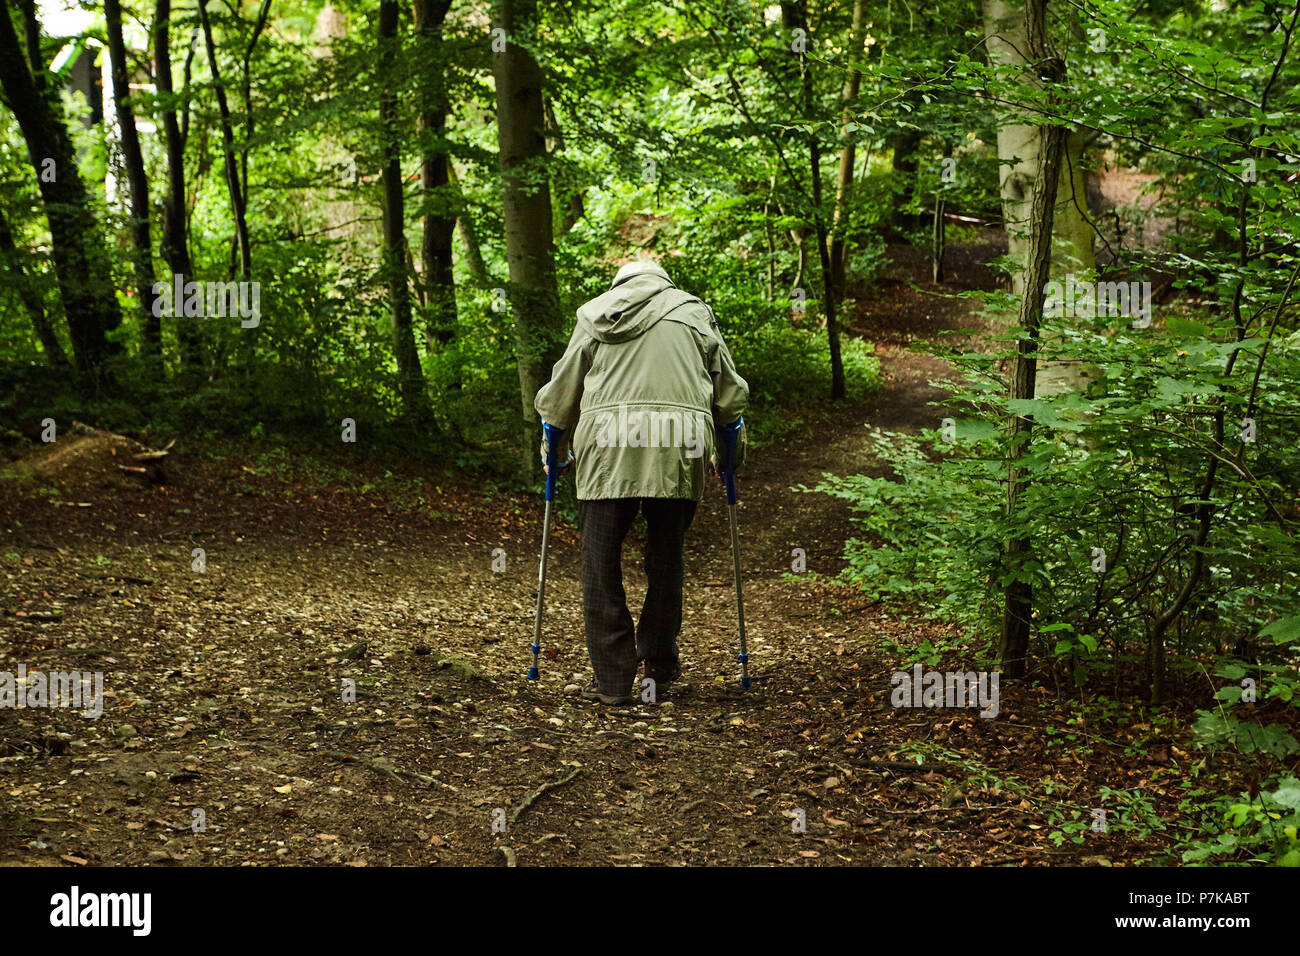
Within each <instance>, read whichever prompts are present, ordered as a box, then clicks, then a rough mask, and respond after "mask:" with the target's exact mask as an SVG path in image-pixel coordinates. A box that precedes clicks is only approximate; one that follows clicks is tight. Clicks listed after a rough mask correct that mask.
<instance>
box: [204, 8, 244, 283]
mask: <svg viewBox="0 0 1300 956" xmlns="http://www.w3.org/2000/svg"><path fill="white" fill-rule="evenodd" d="M198 9H199V23H200V24H201V25H202V27H203V44H204V46H205V48H206V49H207V51H208V69H209V70H210V71H211V73H212V86H213V89H214V90H215V92H216V97H217V116H218V118H219V120H220V122H221V144H222V154H223V157H224V161H225V172H226V192H227V194H228V195H229V196H230V215H231V218H232V219H233V220H234V225H235V242H236V244H237V245H238V247H239V274H240V278H242V279H244V280H248V279H249V278H250V277H251V276H252V274H253V249H252V242H251V240H250V239H249V236H248V210H247V207H246V205H245V197H244V188H243V184H242V183H241V182H240V178H239V164H238V163H237V162H236V160H235V129H234V120H233V119H232V117H231V115H230V102H229V101H228V100H227V98H226V85H225V83H224V82H223V81H222V79H221V66H220V64H219V63H218V62H217V44H216V41H215V40H214V39H213V36H212V20H211V19H210V18H209V17H208V0H198Z"/></svg>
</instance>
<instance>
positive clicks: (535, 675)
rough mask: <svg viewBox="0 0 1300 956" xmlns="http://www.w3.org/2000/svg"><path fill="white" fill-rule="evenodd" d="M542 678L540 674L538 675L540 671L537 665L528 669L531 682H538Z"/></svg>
mask: <svg viewBox="0 0 1300 956" xmlns="http://www.w3.org/2000/svg"><path fill="white" fill-rule="evenodd" d="M540 676H541V675H540V674H539V673H538V671H537V665H536V664H534V665H533V666H532V667H530V668H528V679H529V680H537V679H538V677H540Z"/></svg>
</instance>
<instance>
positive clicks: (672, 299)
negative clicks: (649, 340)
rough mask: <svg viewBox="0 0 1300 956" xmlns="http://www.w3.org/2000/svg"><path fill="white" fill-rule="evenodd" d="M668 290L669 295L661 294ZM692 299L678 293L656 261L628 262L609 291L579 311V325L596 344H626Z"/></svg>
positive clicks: (693, 299) (692, 297)
mask: <svg viewBox="0 0 1300 956" xmlns="http://www.w3.org/2000/svg"><path fill="white" fill-rule="evenodd" d="M667 290H671V293H672V294H670V295H662V294H661V293H663V292H665V291H667ZM692 301H696V299H695V296H693V295H688V294H687V293H685V292H682V291H680V290H679V289H678V288H677V287H676V286H675V285H673V281H672V280H671V279H669V278H668V273H667V272H665V271H664V269H663V266H661V265H659V263H657V262H630V263H628V264H627V265H625V266H623V268H621V269H619V270H618V274H617V275H616V276H614V282H613V284H612V285H611V286H610V289H609V291H608V292H604V293H601V294H600V295H598V296H596V298H594V299H592V300H591V301H590V302H587V303H585V304H584V305H583V306H582V307H581V308H579V309H578V323H579V325H581V326H583V327H584V328H585V329H586V330H587V331H588V332H590V333H591V336H592V337H593V338H594V339H596V341H598V342H626V341H627V340H628V339H634V338H636V337H637V336H638V335H641V334H642V333H643V332H645V331H646V330H647V329H649V328H650V327H651V326H653V325H654V324H655V323H656V322H658V321H659V320H660V319H662V318H663V317H664V316H665V315H667V314H668V313H669V312H671V311H672V310H673V309H675V308H677V307H678V306H679V305H682V304H684V303H686V302H692Z"/></svg>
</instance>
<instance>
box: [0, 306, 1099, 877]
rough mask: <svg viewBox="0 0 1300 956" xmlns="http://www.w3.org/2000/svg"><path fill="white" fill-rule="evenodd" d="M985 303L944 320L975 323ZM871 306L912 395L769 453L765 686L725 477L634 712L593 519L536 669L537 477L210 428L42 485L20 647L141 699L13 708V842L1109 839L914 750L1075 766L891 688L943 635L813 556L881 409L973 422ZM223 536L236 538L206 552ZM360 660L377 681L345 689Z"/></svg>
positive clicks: (414, 848)
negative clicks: (674, 679)
mask: <svg viewBox="0 0 1300 956" xmlns="http://www.w3.org/2000/svg"><path fill="white" fill-rule="evenodd" d="M912 295H913V296H915V294H914V293H912ZM959 315H960V313H953V314H950V315H948V316H947V317H940V318H939V319H937V320H936V321H937V322H938V324H939V325H941V326H943V325H947V327H957V326H958V325H960V323H959V322H956V321H954V318H955V317H958V316H959ZM896 318H897V320H898V321H899V322H900V323H906V322H908V321H912V319H913V318H915V317H914V316H909V314H908V313H907V312H905V311H900V312H898V313H897V315H896ZM858 322H859V325H860V326H862V327H863V329H862V330H863V331H867V332H869V334H872V336H873V338H876V339H877V340H879V341H881V342H882V346H881V354H882V357H883V359H884V372H885V384H884V388H883V390H882V391H881V392H880V393H879V394H878V395H875V396H873V397H872V398H871V399H869V400H867V401H866V402H864V403H861V404H859V405H857V406H853V407H850V408H847V409H845V411H844V413H843V414H842V415H841V416H840V417H839V418H838V420H837V423H836V424H835V425H833V426H830V427H829V429H828V430H827V431H826V432H824V433H819V434H816V435H805V436H802V437H801V438H799V439H798V440H795V441H792V442H790V443H788V444H786V445H785V446H784V447H781V448H772V449H768V450H766V451H765V452H764V453H762V454H759V455H756V456H754V459H753V461H752V465H751V467H750V468H749V469H748V471H747V472H746V473H745V474H744V475H743V478H742V481H741V483H740V491H741V495H742V501H743V504H742V508H741V520H742V539H743V552H744V559H745V567H746V573H747V579H746V610H747V617H748V619H749V622H750V641H751V654H752V658H753V661H754V664H753V673H754V677H755V687H754V691H753V692H752V693H750V694H747V695H739V694H737V693H735V692H734V691H733V690H732V689H731V688H729V686H728V685H729V684H730V683H734V681H735V678H736V664H735V617H734V595H733V592H732V589H731V586H730V563H729V562H730V557H729V552H728V550H727V537H726V530H725V529H726V515H725V507H724V505H723V501H722V499H721V496H720V495H719V494H717V493H716V489H711V494H710V496H709V497H708V498H707V500H706V501H705V503H704V504H703V505H702V506H701V509H700V512H699V515H698V517H697V521H696V525H695V527H694V528H693V531H692V534H691V536H690V539H689V543H688V548H687V553H686V563H687V580H688V582H689V584H688V589H687V593H686V602H685V622H684V630H683V636H682V640H681V643H682V647H683V657H684V666H685V674H684V678H683V680H682V682H681V684H680V685H679V686H678V687H675V688H674V690H673V693H671V695H670V696H669V697H668V698H667V699H666V700H665V701H663V702H660V703H659V704H646V705H642V706H638V707H635V708H631V709H629V710H624V711H611V710H605V709H597V708H595V707H594V706H592V705H589V704H586V703H585V702H583V701H581V700H580V699H579V698H577V696H576V695H575V694H573V693H572V692H571V691H570V692H568V693H566V691H565V687H566V686H567V685H570V684H572V683H575V682H581V681H582V680H584V679H585V677H586V674H587V673H588V670H587V662H586V659H585V649H584V646H583V641H582V612H581V601H580V590H579V575H578V566H577V561H578V538H577V536H576V533H575V532H574V530H573V529H572V528H571V527H569V526H567V525H564V526H562V527H561V528H560V530H559V531H558V533H557V534H556V536H555V545H554V551H553V564H552V570H551V572H550V574H549V587H548V602H547V605H548V607H547V626H546V632H545V644H546V647H547V648H548V650H549V652H551V653H553V654H554V655H555V656H554V657H553V658H550V657H548V658H547V659H544V660H543V662H542V680H541V681H540V682H539V683H538V684H536V685H533V684H530V683H528V682H527V681H525V680H524V679H523V675H524V671H525V669H526V667H527V663H528V660H527V653H526V651H527V645H528V641H529V636H530V629H531V619H532V606H533V600H534V593H535V592H534V587H535V580H536V548H537V545H538V536H539V527H540V506H539V504H538V503H537V502H536V501H533V500H531V499H522V498H515V497H508V496H497V497H491V496H486V495H485V494H484V493H483V491H482V490H481V489H479V488H476V487H474V486H472V485H468V484H456V483H454V480H442V479H433V480H431V481H430V482H429V486H428V488H427V493H428V495H429V500H428V502H427V504H426V505H424V506H422V507H418V508H410V507H408V506H406V505H405V504H403V503H402V502H401V501H400V500H398V499H397V497H395V496H385V494H383V493H381V492H379V491H375V490H371V489H361V488H342V487H338V486H337V485H330V484H323V485H308V486H306V487H304V486H303V484H302V483H301V482H300V481H290V482H286V481H284V480H282V479H283V476H282V475H278V474H276V473H275V470H274V469H267V468H263V467H259V466H257V465H256V464H253V465H252V466H251V467H250V464H249V463H247V462H244V461H239V460H213V459H211V458H210V457H208V456H204V455H201V454H200V453H201V451H202V449H198V448H194V447H190V448H189V449H188V454H187V453H186V449H185V447H184V446H185V443H184V442H181V443H180V448H179V450H178V452H177V453H176V454H175V455H174V456H173V457H174V458H175V459H176V463H175V465H173V466H172V467H173V470H174V472H175V474H176V476H177V477H176V478H175V479H174V480H173V481H172V482H170V483H168V484H166V485H162V486H159V487H156V488H146V487H142V486H140V485H137V484H134V483H132V482H130V481H120V480H113V479H111V477H109V478H105V477H104V476H90V475H88V476H86V477H85V478H84V479H83V480H81V481H80V482H78V480H77V479H76V477H75V476H73V475H68V476H65V478H64V480H63V481H59V480H57V479H53V478H49V477H45V478H41V479H33V480H17V479H10V481H9V485H10V486H11V491H10V493H9V494H7V495H6V496H4V500H3V502H0V528H3V540H4V547H3V548H2V549H0V551H3V552H4V565H3V567H4V571H5V573H6V576H7V585H6V593H5V598H4V606H3V610H4V615H5V616H4V617H3V618H0V629H2V630H3V643H0V651H2V652H3V657H2V658H0V669H5V670H10V671H13V670H16V668H17V666H18V664H19V663H25V664H26V665H27V667H28V669H29V670H35V669H37V668H44V669H45V670H47V671H53V670H66V669H82V670H97V671H102V672H103V673H104V686H105V691H106V695H107V700H106V706H105V712H104V715H103V717H102V718H101V719H99V720H88V719H85V718H83V717H81V716H79V715H77V714H75V713H72V712H69V711H66V710H64V711H50V710H21V711H12V710H5V711H0V792H3V794H4V799H3V803H2V804H0V862H9V863H26V864H37V865H39V864H57V863H60V862H73V863H78V862H81V861H86V862H89V863H91V864H121V863H130V864H139V863H150V862H152V863H158V864H172V865H175V864H177V863H185V864H250V865H264V864H270V863H287V864H323V863H338V864H348V865H384V864H398V865H400V864H416V865H429V864H439V863H440V864H506V863H517V864H518V865H537V864H571V863H630V864H639V863H644V864H699V863H732V864H761V863H794V864H811V865H816V864H826V863H899V864H903V863H915V864H937V863H1024V862H1030V863H1033V862H1048V861H1056V862H1060V861H1061V860H1062V859H1063V858H1064V857H1070V856H1077V855H1078V854H1079V853H1081V852H1082V851H1081V850H1069V849H1067V850H1064V851H1060V850H1057V849H1055V848H1054V846H1053V845H1052V844H1050V843H1048V842H1047V840H1046V833H1045V830H1044V829H1043V827H1042V824H1043V823H1044V822H1045V821H1044V819H1043V816H1042V814H1041V812H1040V810H1039V808H1038V807H1037V805H1036V804H1034V803H1031V802H1030V801H1027V800H1025V799H1022V797H1021V796H1018V795H1015V794H1013V793H1012V792H1011V791H1010V790H1008V789H1004V788H1003V787H1002V786H1001V785H1000V783H999V781H998V780H997V779H996V778H995V777H993V776H981V775H977V774H974V773H972V771H971V770H970V768H969V766H959V765H957V764H945V763H937V764H936V765H935V767H934V769H933V770H931V771H929V772H926V771H925V769H924V768H917V767H910V768H909V767H908V766H907V764H906V763H905V762H904V761H905V758H906V759H909V760H910V759H914V758H912V757H910V754H911V751H910V750H908V749H907V748H906V746H905V745H908V744H909V743H912V744H915V743H916V742H925V744H926V746H930V747H938V748H950V750H951V751H952V752H960V753H964V754H970V755H972V756H973V757H974V756H976V755H979V754H983V755H994V756H989V757H988V759H989V760H1001V761H1010V762H1011V763H1012V764H1014V763H1016V762H1017V761H1018V760H1019V761H1021V762H1023V761H1024V760H1025V759H1032V760H1033V761H1036V764H1035V769H1037V770H1041V769H1042V768H1043V767H1044V766H1049V767H1050V764H1051V759H1052V758H1051V757H1050V755H1044V754H1043V753H1041V752H1039V751H1040V749H1041V740H1040V739H1039V738H1040V737H1041V726H1039V725H1038V724H1037V723H1036V722H1037V721H1039V720H1040V718H1038V717H1037V716H1032V717H1028V718H1027V717H1022V716H1021V715H1020V713H1019V712H1020V707H1018V706H1017V702H1016V700H1015V696H1014V694H1008V693H1005V692H1004V700H1003V704H1002V712H1001V714H1000V716H999V718H998V719H996V720H981V719H979V718H978V717H976V716H975V714H974V712H972V711H965V712H953V711H946V712H934V711H930V712H927V711H923V710H896V709H893V708H891V707H890V706H889V691H890V689H891V688H890V682H889V675H890V673H891V672H892V671H893V670H894V669H895V667H896V660H897V655H894V654H890V653H889V652H887V651H886V650H885V649H884V647H885V642H886V641H895V642H898V643H899V644H903V645H908V644H912V643H915V641H916V640H918V639H919V637H920V636H924V634H925V633H926V631H925V626H923V625H918V624H916V623H914V622H907V621H900V620H895V619H890V618H889V617H888V616H887V615H886V614H885V613H884V611H883V610H882V609H881V608H879V607H874V606H868V604H867V602H866V601H864V600H863V598H862V597H861V596H860V595H859V594H858V593H857V592H856V591H854V590H852V589H848V588H842V587H836V586H833V585H830V584H827V583H820V582H819V581H817V580H815V579H814V578H813V577H812V576H811V575H803V576H790V575H788V574H787V572H789V570H790V565H791V560H792V558H791V552H792V549H794V548H802V549H804V550H805V552H806V554H807V565H808V570H809V571H810V572H817V573H819V574H827V575H831V574H834V573H835V572H837V571H838V570H839V568H840V567H841V566H842V562H841V553H842V550H843V543H844V538H845V536H846V534H848V533H850V526H849V524H848V523H847V511H846V510H845V508H844V507H843V506H842V504H841V503H840V502H838V501H835V500H833V499H829V498H827V497H825V496H820V495H812V494H806V493H801V492H797V491H794V490H792V487H793V486H794V485H797V484H800V483H808V484H811V483H813V482H815V481H816V480H817V478H818V477H819V476H820V474H821V473H822V472H823V471H838V472H842V473H843V472H848V473H852V472H853V471H857V470H861V469H862V468H870V467H872V465H873V462H871V461H870V459H869V457H868V454H867V450H866V446H865V442H864V437H865V433H864V431H863V423H864V422H872V423H873V424H881V425H883V426H885V427H892V428H902V427H907V428H914V427H917V425H918V424H921V423H924V422H927V421H930V420H935V419H937V417H938V414H939V413H937V412H936V411H935V410H934V409H930V408H927V407H926V406H925V403H926V402H927V401H930V400H932V399H934V398H935V397H937V396H938V395H939V394H940V393H938V392H937V391H935V390H933V389H931V388H929V386H928V385H927V384H926V383H927V382H928V380H929V378H930V377H932V376H933V375H934V374H935V373H936V372H938V373H942V371H943V368H944V367H943V366H942V364H941V363H935V362H934V361H933V360H930V359H926V358H924V357H921V356H915V355H911V354H909V353H907V352H905V351H903V349H902V347H901V345H902V344H903V343H902V341H901V339H899V338H898V337H895V340H894V341H891V340H890V336H889V335H888V334H885V333H883V332H882V325H881V322H880V321H878V317H876V318H873V316H872V315H871V313H869V312H865V311H864V313H863V314H862V315H860V316H859V320H858ZM873 326H874V327H873ZM438 485H441V487H440V488H435V486H438ZM51 488H57V489H58V491H59V493H58V494H51ZM635 544H636V542H631V543H630V546H629V549H628V550H627V551H626V552H625V568H626V569H627V577H628V579H629V580H628V584H629V599H630V603H631V604H632V605H633V607H634V608H635V607H639V602H640V597H641V594H642V593H643V590H644V578H643V576H642V575H641V574H640V571H639V568H637V567H636V564H637V560H636V558H635V555H636V554H637V553H638V552H637V551H636V550H635ZM194 548H203V549H204V550H205V556H206V570H205V571H204V572H203V573H196V572H195V571H194V570H193V569H192V567H191V562H192V560H193V558H192V550H193V549H194ZM497 548H500V549H503V551H504V557H505V562H506V566H505V570H504V571H503V572H501V573H496V572H494V571H493V569H492V563H493V556H494V555H493V552H494V549H497ZM574 675H578V676H577V677H575V676H574ZM345 680H351V681H355V685H356V701H355V703H346V702H344V700H343V699H342V698H343V693H342V690H343V686H344V682H345ZM1028 709H1030V710H1032V708H1028ZM936 714H937V715H938V716H936ZM881 761H884V762H883V763H882V762H881ZM196 811H201V814H196ZM196 816H201V818H202V820H203V822H204V823H205V825H206V829H205V830H204V831H203V832H195V831H194V829H193V827H192V823H193V821H194V820H195V819H196ZM502 819H504V821H505V824H506V830H505V832H504V833H500V832H494V830H493V823H494V820H495V821H496V822H498V823H499V822H500V821H501V820H502ZM796 822H803V823H804V824H806V826H805V828H804V829H805V832H801V833H800V832H795V830H796V829H797V827H795V826H792V824H795V823H796ZM1089 852H1095V849H1094V850H1091V851H1089Z"/></svg>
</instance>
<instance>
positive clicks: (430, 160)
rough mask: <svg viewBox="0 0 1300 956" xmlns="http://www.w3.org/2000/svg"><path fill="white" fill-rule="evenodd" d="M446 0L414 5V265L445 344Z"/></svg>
mask: <svg viewBox="0 0 1300 956" xmlns="http://www.w3.org/2000/svg"><path fill="white" fill-rule="evenodd" d="M450 9H451V0H416V4H415V27H416V30H417V31H418V32H419V34H420V39H421V41H422V48H421V60H422V62H424V63H425V64H426V65H425V66H424V68H423V69H422V71H421V77H422V83H421V88H420V99H421V109H420V139H421V152H422V153H423V158H422V159H421V161H420V186H421V189H422V190H423V193H424V196H423V206H424V221H423V227H424V235H423V238H422V241H421V243H420V265H421V267H422V271H423V272H424V288H425V290H426V295H427V297H428V300H429V312H430V319H431V321H430V323H429V326H430V332H431V333H432V336H433V338H434V339H436V340H437V341H438V342H440V343H442V344H443V345H446V344H447V343H448V342H450V341H451V340H452V339H453V338H454V337H455V334H456V276H455V272H454V270H453V263H452V236H453V235H454V234H455V231H456V213H455V206H456V203H455V202H454V190H453V189H452V188H450V185H449V184H450V182H451V176H450V175H449V171H448V170H449V167H450V165H451V159H450V157H449V156H448V154H447V141H446V135H447V89H446V75H447V73H446V63H445V60H444V57H445V54H444V52H443V47H442V25H443V23H444V22H445V21H446V19H447V11H448V10H450Z"/></svg>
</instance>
